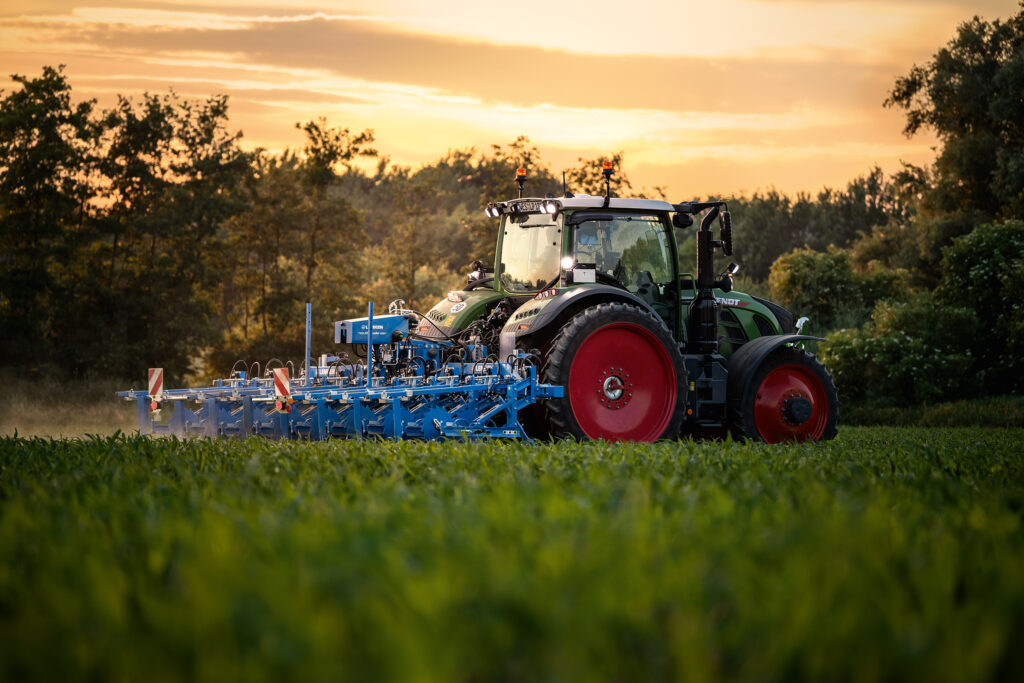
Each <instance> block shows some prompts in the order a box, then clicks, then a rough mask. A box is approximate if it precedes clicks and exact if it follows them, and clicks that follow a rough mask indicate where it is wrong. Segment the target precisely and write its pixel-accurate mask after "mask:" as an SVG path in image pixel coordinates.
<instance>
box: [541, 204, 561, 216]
mask: <svg viewBox="0 0 1024 683" xmlns="http://www.w3.org/2000/svg"><path fill="white" fill-rule="evenodd" d="M561 208H562V205H561V204H559V203H558V202H553V201H547V202H541V205H540V212H541V213H549V214H551V215H552V216H553V215H555V214H556V213H558V210H559V209H561Z"/></svg>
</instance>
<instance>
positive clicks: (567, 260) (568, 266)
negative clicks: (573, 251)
mask: <svg viewBox="0 0 1024 683" xmlns="http://www.w3.org/2000/svg"><path fill="white" fill-rule="evenodd" d="M574 265H576V261H575V260H574V259H573V257H572V256H563V257H562V270H572V267H573V266H574Z"/></svg>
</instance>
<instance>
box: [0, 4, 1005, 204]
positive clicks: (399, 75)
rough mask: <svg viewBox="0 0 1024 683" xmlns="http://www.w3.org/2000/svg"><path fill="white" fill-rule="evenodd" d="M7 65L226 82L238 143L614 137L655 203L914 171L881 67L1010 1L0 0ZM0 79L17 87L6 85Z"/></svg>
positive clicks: (424, 156) (395, 155) (561, 141)
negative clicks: (351, 132) (317, 127)
mask: <svg viewBox="0 0 1024 683" xmlns="http://www.w3.org/2000/svg"><path fill="white" fill-rule="evenodd" d="M0 8H2V9H0V45H2V48H0V65H2V70H3V73H4V74H10V73H19V74H26V75H30V76H35V75H38V74H39V73H40V72H41V67H42V66H43V65H44V64H49V65H57V64H61V63H63V64H66V65H67V70H66V73H67V75H68V77H69V79H70V82H71V84H72V87H73V88H74V92H75V94H76V95H77V96H79V97H90V98H96V99H97V100H98V101H99V104H100V105H101V106H109V105H111V104H112V103H113V102H114V98H115V96H116V94H118V93H121V94H125V95H132V94H138V93H141V92H143V91H149V92H165V91H166V89H167V88H168V87H173V88H174V89H175V90H176V91H177V92H178V93H179V94H181V95H183V96H186V97H196V98H204V97H206V96H208V95H210V94H214V93H227V94H228V95H230V103H231V108H230V112H231V121H232V125H233V126H234V127H237V128H239V129H241V130H242V131H243V133H244V136H245V137H244V144H245V146H246V147H256V146H262V147H265V148H268V149H271V150H279V149H283V148H285V147H288V146H293V147H294V146H298V145H300V144H301V143H302V134H301V132H300V131H298V130H296V129H295V127H294V124H295V122H296V121H306V120H309V119H312V118H315V117H318V116H325V117H327V119H328V122H329V123H330V124H331V125H336V126H348V127H350V128H353V129H356V130H359V129H362V128H373V129H374V130H375V131H376V135H377V147H378V149H379V150H380V151H381V152H382V153H384V154H387V155H389V156H390V157H391V158H392V160H393V161H394V162H396V163H399V164H406V165H412V166H415V165H418V164H420V163H423V162H428V161H432V160H434V159H436V158H437V157H439V156H440V155H442V154H443V153H444V152H445V151H446V150H448V149H454V148H467V147H476V148H478V149H480V148H486V147H487V146H488V145H490V144H491V143H504V142H509V141H511V140H513V139H515V138H516V136H518V135H527V136H529V137H530V139H531V141H532V142H533V143H534V144H536V145H537V146H538V147H539V148H540V151H541V153H542V155H543V157H544V159H545V160H546V161H547V162H548V163H549V164H550V166H551V169H552V170H553V171H554V172H556V173H557V172H559V171H560V170H561V169H563V168H565V167H567V166H571V165H574V164H575V163H576V159H577V158H578V157H580V156H583V157H587V158H591V157H596V156H598V155H600V154H606V153H611V152H616V151H619V150H622V151H624V152H625V155H626V156H625V170H626V171H627V172H628V174H629V175H630V178H631V179H632V180H633V181H634V184H635V185H637V186H647V187H652V186H654V185H661V186H665V187H667V188H668V194H669V198H670V199H673V200H681V199H689V198H691V197H694V196H703V195H709V194H715V193H717V194H726V193H738V192H747V193H750V192H752V191H754V190H758V189H766V188H769V187H773V186H774V187H776V188H778V189H780V190H783V191H786V192H789V193H795V192H797V191H799V190H807V191H812V192H813V191H816V190H818V189H820V188H821V187H822V186H823V185H831V186H842V185H844V184H845V183H846V181H848V180H849V179H851V178H853V177H854V176H856V175H860V174H862V173H865V172H866V171H868V170H869V169H870V168H871V166H873V165H875V164H878V165H879V166H881V167H882V168H883V169H884V170H886V171H892V170H895V169H896V168H898V166H899V161H900V160H905V161H909V162H913V163H917V164H923V163H928V162H929V161H930V160H931V159H932V157H933V152H932V149H931V147H932V145H934V144H935V141H934V140H933V139H931V138H929V137H928V136H918V137H915V138H913V139H907V138H905V137H904V136H903V135H902V128H903V125H902V121H903V119H902V115H901V114H900V112H898V111H892V110H886V109H883V108H882V101H883V100H884V99H885V97H886V94H887V92H888V90H889V88H890V87H891V85H892V83H893V81H894V79H895V78H896V77H898V76H900V75H903V74H905V73H906V72H907V71H908V70H909V69H910V67H911V66H912V65H913V64H914V63H921V62H923V61H926V60H927V59H929V57H930V56H931V55H932V54H933V53H934V52H935V51H936V50H937V49H938V48H939V47H941V46H942V45H944V44H945V43H946V42H947V41H948V40H950V39H951V38H952V37H953V35H954V32H955V30H956V26H957V25H958V24H959V23H961V22H963V21H966V20H967V19H969V18H970V17H971V16H973V15H974V14H978V15H980V16H982V17H984V18H986V19H989V20H991V19H995V18H1006V17H1008V16H1010V15H1012V14H1014V13H1015V12H1016V11H1017V8H1018V4H1017V2H1016V0H1000V1H996V0H973V1H971V2H967V1H963V0H949V1H945V2H943V1H937V0H853V1H850V2H838V1H833V0H817V1H813V2H812V1H806V2H789V1H785V0H714V1H710V0H705V1H703V2H693V1H690V0H677V1H676V2H657V1H654V0H633V1H631V2H605V1H603V0H596V1H595V0H591V1H588V2H577V1H575V0H574V1H572V2H551V1H548V2H537V1H534V0H523V1H520V2H513V1H510V2H502V3H495V2H486V1H484V0H476V1H461V0H458V1H443V0H442V1H435V2H418V1H413V0H395V1H381V2H371V1H369V0H331V1H328V2H318V3H301V2H300V3H289V2H260V1H259V0H256V1H253V0H220V1H215V2H209V3H202V2H199V1H198V0H195V1H193V2H186V1H183V2H177V1H175V0H162V1H152V2H149V1H146V0H128V1H124V0H121V1H119V0H96V2H93V3H89V2H87V1H80V2H72V1H63V0H35V1H33V2H25V1H23V2H11V1H10V0H3V2H2V3H0ZM3 87H4V88H6V89H8V90H9V89H10V87H11V83H10V81H5V83H4V85H3Z"/></svg>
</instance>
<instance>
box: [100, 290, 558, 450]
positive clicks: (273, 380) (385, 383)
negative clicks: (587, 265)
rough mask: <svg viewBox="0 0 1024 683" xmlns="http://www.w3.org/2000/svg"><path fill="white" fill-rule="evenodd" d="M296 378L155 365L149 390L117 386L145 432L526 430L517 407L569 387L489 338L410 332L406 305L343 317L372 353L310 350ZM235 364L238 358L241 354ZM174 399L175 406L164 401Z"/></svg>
mask: <svg viewBox="0 0 1024 683" xmlns="http://www.w3.org/2000/svg"><path fill="white" fill-rule="evenodd" d="M306 320H307V335H306V340H307V342H306V350H307V352H306V359H307V360H306V364H305V368H303V370H302V372H301V374H300V376H299V377H298V378H296V379H295V380H294V381H293V380H292V378H291V373H290V372H289V369H288V368H287V367H284V366H282V367H278V368H274V369H269V368H267V369H266V370H265V371H264V374H263V376H259V375H260V373H259V366H258V365H256V364H254V366H253V368H255V369H256V372H255V373H253V372H250V371H251V370H252V369H253V368H248V369H246V370H240V371H233V372H232V376H231V377H229V378H228V379H222V380H217V381H215V382H214V383H213V386H209V387H203V388H193V389H164V388H163V377H162V371H161V370H160V369H159V368H154V369H152V370H151V371H150V382H149V388H148V389H147V390H146V391H122V392H119V393H118V396H121V397H123V398H125V399H127V400H133V401H135V402H136V403H137V405H138V417H139V430H140V431H141V432H142V433H143V434H173V435H177V436H208V437H221V436H231V437H246V436H264V437H270V438H287V439H310V440H321V439H326V438H329V437H379V438H386V439H406V438H411V439H440V438H480V437H495V438H524V437H526V433H525V432H524V431H523V427H522V425H521V424H520V423H519V419H518V416H517V414H518V412H519V411H520V410H521V409H523V408H525V407H526V406H528V405H530V404H531V403H534V402H535V401H537V400H539V399H541V398H555V397H560V396H562V392H563V388H562V387H560V386H550V385H544V384H540V383H539V382H538V380H537V369H536V367H535V366H534V365H533V364H532V362H531V358H530V356H528V355H527V354H524V353H521V352H520V353H516V354H514V355H512V356H510V357H509V358H507V359H506V360H505V361H504V362H501V361H498V360H497V359H496V358H493V357H489V356H487V350H486V348H485V347H483V346H481V345H462V346H459V347H456V346H455V345H453V344H449V343H445V342H443V341H440V342H439V341H425V340H420V339H415V338H412V339H411V338H409V315H408V312H404V311H402V312H399V313H398V314H395V315H387V316H379V317H377V318H374V316H373V306H372V304H371V306H370V314H369V316H368V317H367V318H360V319H357V320H346V321H340V322H338V323H335V341H336V342H339V343H349V344H365V348H366V362H365V363H362V362H358V363H350V362H345V361H346V359H345V357H344V356H341V357H339V356H327V355H325V356H321V357H320V360H319V362H318V363H317V364H316V365H313V364H312V363H311V360H310V357H309V310H308V308H307V316H306ZM236 365H237V364H236ZM168 404H170V406H171V410H170V415H169V416H167V417H165V416H164V414H163V413H164V411H163V407H164V406H167V405H168Z"/></svg>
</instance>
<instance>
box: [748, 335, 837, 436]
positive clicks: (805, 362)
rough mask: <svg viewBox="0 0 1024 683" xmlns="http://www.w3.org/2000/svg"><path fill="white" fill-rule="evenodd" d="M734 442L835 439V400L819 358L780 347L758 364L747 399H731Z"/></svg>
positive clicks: (829, 381) (797, 350)
mask: <svg viewBox="0 0 1024 683" xmlns="http://www.w3.org/2000/svg"><path fill="white" fill-rule="evenodd" d="M729 401H730V413H731V420H730V421H731V423H732V428H733V432H734V434H735V435H736V436H737V437H738V438H748V439H753V440H756V441H764V442H766V443H780V442H783V441H821V440H823V439H832V438H834V437H835V435H836V431H837V425H838V423H839V398H838V396H837V394H836V385H835V383H834V382H833V381H832V376H831V375H830V374H829V373H828V370H826V369H825V366H824V365H822V364H821V363H820V362H819V361H818V359H817V358H815V357H814V356H813V355H811V354H809V353H807V352H806V351H804V350H803V349H800V348H797V347H795V346H781V347H779V348H777V349H775V350H774V351H772V353H771V354H769V355H768V357H767V358H766V359H765V360H764V361H763V362H762V363H761V365H760V367H759V368H758V369H757V371H756V372H755V373H754V376H753V377H752V378H751V381H750V382H749V383H748V384H747V390H746V395H745V396H730V397H729Z"/></svg>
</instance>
